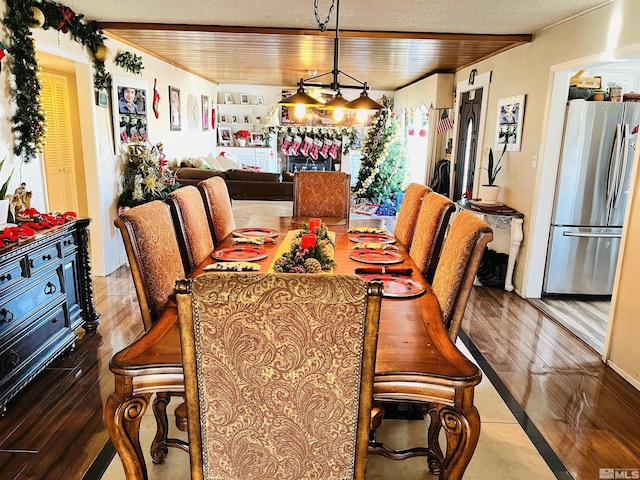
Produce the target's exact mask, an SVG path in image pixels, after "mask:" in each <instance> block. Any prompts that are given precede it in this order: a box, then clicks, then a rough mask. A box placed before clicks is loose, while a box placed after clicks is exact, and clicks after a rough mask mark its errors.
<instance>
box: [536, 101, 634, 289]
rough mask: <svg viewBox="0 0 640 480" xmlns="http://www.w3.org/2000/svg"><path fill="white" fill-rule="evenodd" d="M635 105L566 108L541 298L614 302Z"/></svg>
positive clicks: (580, 103)
mask: <svg viewBox="0 0 640 480" xmlns="http://www.w3.org/2000/svg"><path fill="white" fill-rule="evenodd" d="M638 123H640V103H628V102H627V103H621V102H584V101H572V102H569V103H568V105H567V114H566V118H565V125H564V138H563V142H562V153H561V159H560V167H559V171H558V183H557V185H556V196H555V202H554V207H553V217H552V220H551V233H550V239H549V240H550V241H549V247H548V250H547V259H546V266H545V276H544V284H543V288H542V290H543V292H544V293H548V294H581V295H611V292H612V290H613V280H614V277H615V269H616V263H617V260H618V250H619V248H620V236H621V233H622V223H623V221H624V213H625V209H626V206H627V197H628V196H629V182H630V179H631V169H632V163H633V158H634V154H635V148H636V138H637V133H635V132H637V126H638Z"/></svg>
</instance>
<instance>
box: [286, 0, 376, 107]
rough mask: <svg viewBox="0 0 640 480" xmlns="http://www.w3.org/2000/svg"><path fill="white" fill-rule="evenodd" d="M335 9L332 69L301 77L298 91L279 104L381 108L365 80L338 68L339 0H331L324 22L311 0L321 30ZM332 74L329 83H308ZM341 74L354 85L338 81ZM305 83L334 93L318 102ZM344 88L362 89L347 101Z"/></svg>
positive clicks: (324, 28)
mask: <svg viewBox="0 0 640 480" xmlns="http://www.w3.org/2000/svg"><path fill="white" fill-rule="evenodd" d="M334 8H335V10H336V35H335V38H334V40H333V70H331V71H330V72H326V73H321V74H320V75H313V76H311V77H309V78H301V79H300V82H298V91H297V92H296V93H295V94H294V95H291V96H289V97H287V98H285V99H283V100H282V101H281V102H279V105H284V106H295V107H298V106H300V105H304V106H305V107H322V108H325V109H350V110H381V109H382V108H383V107H382V105H380V104H379V103H378V102H376V101H374V100H372V99H371V98H369V95H368V94H367V90H368V89H369V87H368V85H367V82H361V81H360V80H358V79H357V78H354V77H352V76H351V75H349V74H347V73H345V72H343V71H342V70H340V69H339V68H338V65H339V52H340V38H339V31H340V28H339V20H340V0H332V1H331V6H330V7H329V13H328V14H327V18H326V19H325V21H324V22H321V21H320V16H319V14H318V0H313V10H314V14H315V17H316V22H317V24H318V28H320V31H321V32H324V31H326V30H327V25H328V23H329V17H330V16H331V12H332V11H333V10H334ZM327 75H332V76H333V81H332V82H331V83H310V81H312V80H316V79H318V78H321V77H324V76H327ZM340 75H343V76H345V77H348V78H349V79H350V80H352V81H353V82H355V85H354V84H352V83H348V84H344V83H340V79H339V76H340ZM305 85H306V86H307V87H317V88H330V89H331V90H333V91H335V92H336V94H335V95H334V97H333V98H332V99H331V100H329V101H328V102H327V103H326V104H324V103H322V102H320V101H319V100H318V99H316V98H313V97H312V96H311V95H308V94H307V93H305V91H304V87H305ZM345 88H354V89H358V90H362V92H361V93H360V97H358V98H356V99H355V100H352V101H351V102H349V101H348V100H346V99H345V98H343V97H342V94H341V93H340V90H341V89H345Z"/></svg>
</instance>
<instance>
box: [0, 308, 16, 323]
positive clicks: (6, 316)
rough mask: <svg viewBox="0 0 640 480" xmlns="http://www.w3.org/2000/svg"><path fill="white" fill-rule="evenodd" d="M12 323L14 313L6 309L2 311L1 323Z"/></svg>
mask: <svg viewBox="0 0 640 480" xmlns="http://www.w3.org/2000/svg"><path fill="white" fill-rule="evenodd" d="M12 321H13V313H12V312H10V311H9V310H7V309H6V308H3V309H2V310H0V323H1V322H4V323H11V322H12Z"/></svg>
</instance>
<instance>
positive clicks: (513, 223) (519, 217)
mask: <svg viewBox="0 0 640 480" xmlns="http://www.w3.org/2000/svg"><path fill="white" fill-rule="evenodd" d="M456 206H457V208H458V209H464V210H468V211H470V212H471V213H475V214H476V215H478V216H479V217H481V218H482V219H483V220H484V221H485V222H487V223H488V224H489V226H490V227H491V228H492V229H493V231H494V239H493V241H491V243H489V246H490V247H493V248H492V250H496V251H500V250H505V249H506V250H507V252H503V253H508V254H509V260H508V262H507V273H506V276H505V281H504V289H505V290H506V291H507V292H512V291H513V289H514V287H513V269H514V267H515V264H516V257H517V256H518V252H519V251H520V245H521V244H522V239H523V238H524V233H523V231H522V225H523V223H524V214H522V213H520V212H518V211H517V210H514V209H513V208H511V207H509V206H507V205H503V204H499V205H495V206H483V205H479V204H478V203H474V202H470V201H469V200H466V199H463V200H459V201H458V203H457V205H456ZM505 230H509V243H508V246H507V247H506V248H504V245H502V247H503V248H500V247H501V245H500V243H504V242H501V241H500V240H501V238H500V237H501V236H500V231H505Z"/></svg>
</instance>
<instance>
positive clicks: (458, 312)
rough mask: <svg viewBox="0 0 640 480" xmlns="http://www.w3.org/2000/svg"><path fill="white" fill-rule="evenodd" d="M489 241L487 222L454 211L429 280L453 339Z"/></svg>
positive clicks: (466, 213)
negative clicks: (431, 280)
mask: <svg viewBox="0 0 640 480" xmlns="http://www.w3.org/2000/svg"><path fill="white" fill-rule="evenodd" d="M430 195H431V194H430ZM491 240H493V230H491V227H490V226H489V225H487V223H486V222H484V221H483V220H481V219H480V218H479V217H478V216H476V215H474V214H473V213H471V212H468V211H466V210H461V211H459V212H458V213H456V215H455V217H454V218H453V221H452V222H451V226H450V227H449V231H448V232H447V237H446V238H445V241H444V245H443V247H442V252H441V253H440V260H439V261H438V266H437V267H436V273H435V275H434V277H433V282H432V283H431V288H432V290H433V293H435V295H436V297H437V299H438V303H439V304H440V310H441V311H442V320H443V322H444V323H445V325H446V327H447V329H448V330H449V337H450V338H451V340H452V341H453V342H455V341H456V338H457V337H458V331H459V330H460V324H461V323H462V316H463V315H464V311H465V309H466V308H467V301H468V300H469V295H470V294H471V287H472V286H473V281H474V279H475V276H476V273H477V272H478V267H479V266H480V260H481V259H482V254H483V253H484V248H485V247H486V246H487V243H489V242H490V241H491Z"/></svg>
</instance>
